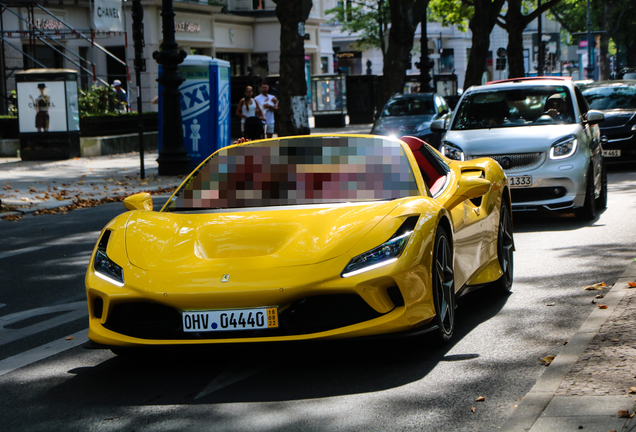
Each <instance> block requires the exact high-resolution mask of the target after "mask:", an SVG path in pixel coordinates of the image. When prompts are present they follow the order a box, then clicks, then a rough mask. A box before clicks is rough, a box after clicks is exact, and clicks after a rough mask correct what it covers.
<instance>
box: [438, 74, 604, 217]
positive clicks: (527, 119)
mask: <svg viewBox="0 0 636 432" xmlns="http://www.w3.org/2000/svg"><path fill="white" fill-rule="evenodd" d="M603 120H604V116H603V113H601V112H600V111H595V110H590V109H589V107H588V104H587V102H586V100H585V98H584V97H583V95H582V94H581V92H580V91H579V89H578V88H577V87H576V86H575V85H574V84H573V83H572V81H571V80H570V79H566V78H560V77H538V78H536V77H535V78H515V79H509V80H504V81H497V82H493V83H487V84H486V85H483V86H476V87H471V88H469V89H468V90H467V91H466V92H464V94H463V95H462V98H461V99H460V101H459V102H458V104H457V108H456V110H455V112H454V113H453V117H452V119H451V121H450V127H449V128H448V129H447V130H446V127H445V124H444V121H442V120H440V121H436V122H433V124H432V125H431V130H433V131H436V132H445V136H444V137H443V139H442V143H441V146H440V151H441V152H442V154H443V155H444V156H447V157H449V158H452V159H459V160H466V159H474V158H480V157H490V158H493V159H495V160H496V161H497V162H499V164H500V165H501V166H502V168H503V169H504V170H505V172H506V175H507V177H508V183H509V185H510V188H511V194H512V208H513V210H517V211H522V210H525V211H536V210H552V211H558V210H572V209H573V210H576V213H577V216H578V217H580V218H582V219H593V218H594V217H595V215H596V211H597V210H598V209H602V208H605V207H606V206H607V174H606V171H605V163H604V160H603V149H602V145H601V135H600V132H599V127H598V124H599V123H601V122H602V121H603Z"/></svg>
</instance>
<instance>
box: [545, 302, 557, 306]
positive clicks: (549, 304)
mask: <svg viewBox="0 0 636 432" xmlns="http://www.w3.org/2000/svg"><path fill="white" fill-rule="evenodd" d="M555 304H556V303H554V302H552V303H548V304H547V305H546V306H554V305H555Z"/></svg>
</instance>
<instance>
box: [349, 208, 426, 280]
mask: <svg viewBox="0 0 636 432" xmlns="http://www.w3.org/2000/svg"><path fill="white" fill-rule="evenodd" d="M418 219H419V217H418V216H411V217H409V218H407V219H406V220H405V221H404V223H403V224H402V226H401V227H400V228H399V229H398V230H397V232H396V233H395V234H393V236H392V237H391V238H390V239H388V240H387V241H386V242H384V243H382V244H381V245H380V246H378V247H374V248H373V249H371V250H369V251H367V252H365V253H363V254H360V255H358V256H356V257H353V258H352V259H351V261H349V264H347V266H346V267H345V268H344V270H343V271H342V273H340V276H341V277H343V278H346V277H349V276H355V275H357V274H360V273H363V272H365V271H369V270H373V269H376V268H378V267H382V266H385V265H388V264H391V263H394V262H395V261H397V260H398V258H399V257H400V255H402V252H404V248H405V247H406V245H407V243H408V242H409V239H410V238H411V235H412V234H413V230H414V229H415V225H416V224H417V220H418Z"/></svg>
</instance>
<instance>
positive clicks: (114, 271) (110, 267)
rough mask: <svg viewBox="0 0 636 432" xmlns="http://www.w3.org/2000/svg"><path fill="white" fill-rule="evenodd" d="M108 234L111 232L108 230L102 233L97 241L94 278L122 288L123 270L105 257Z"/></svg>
mask: <svg viewBox="0 0 636 432" xmlns="http://www.w3.org/2000/svg"><path fill="white" fill-rule="evenodd" d="M110 233H111V231H109V230H107V231H104V235H102V238H101V239H100V240H99V244H98V245H97V252H96V253H95V259H94V260H93V269H94V270H95V276H97V277H99V278H101V279H104V280H105V281H108V282H110V283H112V284H113V285H117V286H120V287H121V286H124V269H123V268H121V267H120V266H119V265H117V264H116V263H115V262H113V261H112V260H111V259H110V258H108V255H106V247H107V246H108V240H109V239H110Z"/></svg>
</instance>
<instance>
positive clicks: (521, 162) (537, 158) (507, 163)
mask: <svg viewBox="0 0 636 432" xmlns="http://www.w3.org/2000/svg"><path fill="white" fill-rule="evenodd" d="M482 157H489V158H492V159H494V160H496V161H497V162H499V165H501V167H502V168H503V169H504V170H505V171H520V170H527V169H533V168H536V167H538V166H539V165H541V164H542V163H543V161H544V158H545V153H518V154H503V155H478V156H477V155H468V159H476V158H482Z"/></svg>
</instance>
